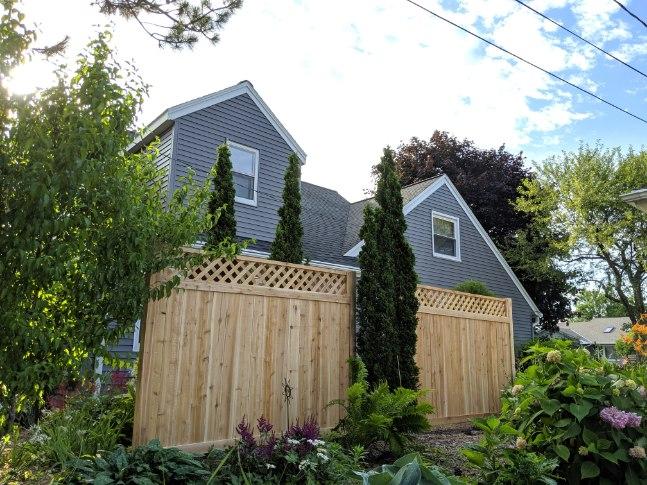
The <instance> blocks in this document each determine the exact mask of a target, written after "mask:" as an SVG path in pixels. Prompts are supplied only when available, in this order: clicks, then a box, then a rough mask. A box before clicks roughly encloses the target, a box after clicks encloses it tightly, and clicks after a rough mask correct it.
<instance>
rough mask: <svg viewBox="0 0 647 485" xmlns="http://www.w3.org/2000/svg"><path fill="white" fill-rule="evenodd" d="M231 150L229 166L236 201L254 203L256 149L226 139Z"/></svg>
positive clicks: (256, 163) (255, 192) (255, 190)
mask: <svg viewBox="0 0 647 485" xmlns="http://www.w3.org/2000/svg"><path fill="white" fill-rule="evenodd" d="M227 145H229V150H230V151H231V167H232V171H233V176H234V188H235V190H236V202H240V203H241V204H247V205H256V201H257V198H256V194H257V193H258V191H257V186H258V150H255V149H254V148H250V147H246V146H245V145H241V144H239V143H234V142H231V141H227Z"/></svg>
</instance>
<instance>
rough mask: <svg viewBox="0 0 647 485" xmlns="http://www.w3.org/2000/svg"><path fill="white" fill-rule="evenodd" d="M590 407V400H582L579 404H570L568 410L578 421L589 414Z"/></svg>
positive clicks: (591, 406)
mask: <svg viewBox="0 0 647 485" xmlns="http://www.w3.org/2000/svg"><path fill="white" fill-rule="evenodd" d="M591 408H593V405H592V404H591V403H590V402H588V401H582V402H581V403H580V404H571V405H570V406H569V407H568V410H569V411H570V412H571V414H572V415H573V416H575V418H576V419H577V420H578V421H582V420H583V419H584V418H585V417H586V416H587V414H589V411H591Z"/></svg>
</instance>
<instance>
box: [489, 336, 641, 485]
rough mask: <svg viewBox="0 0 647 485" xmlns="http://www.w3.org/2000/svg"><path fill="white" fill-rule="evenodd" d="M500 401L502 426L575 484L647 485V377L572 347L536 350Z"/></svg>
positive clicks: (543, 346) (539, 347)
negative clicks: (555, 464)
mask: <svg viewBox="0 0 647 485" xmlns="http://www.w3.org/2000/svg"><path fill="white" fill-rule="evenodd" d="M522 362H523V363H524V364H526V365H527V367H525V370H524V371H523V372H519V373H518V374H517V376H516V378H515V381H514V383H513V385H512V386H511V387H510V388H509V389H507V390H506V391H505V392H504V394H503V397H502V413H501V421H502V422H503V423H505V425H506V426H510V427H511V428H513V429H515V430H516V431H517V432H518V434H519V439H520V440H523V441H522V443H523V445H524V447H527V448H528V450H530V451H533V452H536V453H540V454H543V455H544V456H546V457H547V458H556V459H558V460H559V468H558V474H559V475H560V476H561V477H562V478H563V479H565V480H568V481H569V482H571V483H579V482H580V481H583V480H588V479H593V480H596V481H599V482H600V483H609V484H611V483H629V484H633V483H635V484H638V483H645V482H647V460H646V459H645V448H646V447H647V426H646V424H647V423H646V422H645V415H646V414H647V400H646V391H645V385H646V384H647V375H645V373H644V372H643V373H638V372H633V371H631V369H622V368H620V367H615V366H614V365H613V364H611V363H609V362H607V361H600V360H596V359H595V358H593V357H592V356H591V355H590V354H589V352H588V351H587V350H585V349H581V348H580V349H573V348H572V347H571V343H570V342H567V341H552V342H550V343H541V342H540V343H537V344H535V345H533V346H531V347H530V348H529V349H528V355H527V357H525V358H524V359H523V361H522Z"/></svg>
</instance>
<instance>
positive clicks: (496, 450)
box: [463, 417, 558, 485]
mask: <svg viewBox="0 0 647 485" xmlns="http://www.w3.org/2000/svg"><path fill="white" fill-rule="evenodd" d="M472 424H473V425H474V426H475V427H476V428H478V429H480V430H481V431H483V433H484V436H483V438H482V439H481V441H480V442H479V443H478V444H477V445H470V446H468V447H467V448H465V449H463V454H464V455H465V456H466V457H467V459H468V460H469V462H470V463H471V464H472V465H474V466H476V468H477V469H478V470H479V483H483V484H496V485H513V484H514V485H534V484H541V483H543V484H546V485H555V484H557V481H556V480H555V479H556V478H557V477H556V475H555V474H554V471H555V469H556V468H557V464H558V462H557V459H555V458H552V459H547V458H545V457H543V456H542V455H539V454H537V453H532V452H530V451H527V450H526V447H525V444H524V441H523V438H521V439H518V440H517V441H515V438H517V437H518V435H519V433H518V432H517V430H515V429H514V428H513V427H512V426H510V425H509V424H507V423H502V422H501V420H500V419H498V418H495V417H492V418H488V419H475V420H473V421H472Z"/></svg>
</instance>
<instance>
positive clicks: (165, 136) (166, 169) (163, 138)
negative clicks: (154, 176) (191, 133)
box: [156, 127, 173, 197]
mask: <svg viewBox="0 0 647 485" xmlns="http://www.w3.org/2000/svg"><path fill="white" fill-rule="evenodd" d="M159 138H160V142H159V146H158V150H159V153H158V155H157V160H156V162H157V167H158V168H159V169H160V170H161V171H162V173H161V175H160V177H161V182H162V183H161V187H160V190H161V192H162V195H163V197H166V194H167V193H168V196H169V197H170V196H171V193H172V192H171V187H169V179H170V176H171V174H170V172H171V157H172V155H173V127H171V128H169V129H168V130H166V131H165V132H164V133H162V134H161V135H160V137H159Z"/></svg>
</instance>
